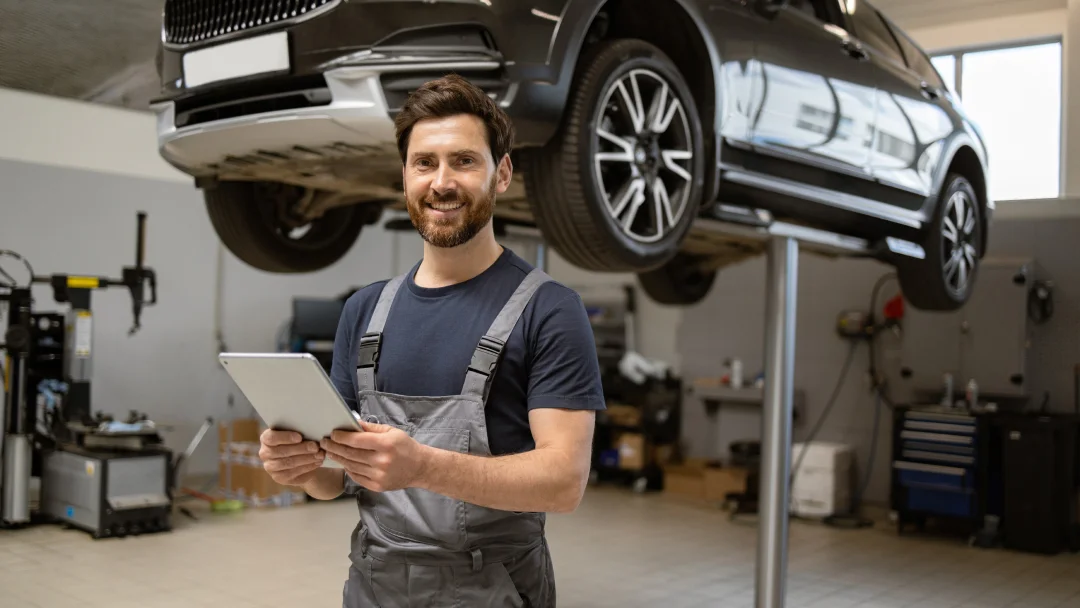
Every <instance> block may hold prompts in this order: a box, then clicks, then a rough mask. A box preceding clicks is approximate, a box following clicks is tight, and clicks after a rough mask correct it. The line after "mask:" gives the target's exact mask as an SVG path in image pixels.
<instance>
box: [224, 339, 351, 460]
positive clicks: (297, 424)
mask: <svg viewBox="0 0 1080 608" xmlns="http://www.w3.org/2000/svg"><path fill="white" fill-rule="evenodd" d="M218 360H219V361H221V365H222V366H223V367H224V368H225V371H227V372H228V373H229V376H231V377H232V379H233V382H235V383H236V386H237V387H239V388H240V391H241V392H243V393H244V396H245V397H247V399H248V401H250V402H251V405H252V407H254V408H255V411H256V412H258V413H259V416H260V417H261V418H262V419H263V422H265V423H266V425H267V426H269V427H270V428H272V429H275V430H283V431H295V432H297V433H300V434H301V435H303V437H304V439H305V440H310V441H315V442H318V441H319V440H320V439H322V438H323V437H329V436H330V433H331V432H332V431H334V430H335V429H345V430H350V431H360V430H362V429H361V428H360V424H359V423H358V422H357V418H358V416H357V414H355V413H354V412H353V410H352V409H351V408H349V406H348V404H346V403H345V400H344V399H342V398H341V394H340V393H338V390H337V388H336V387H335V386H334V384H333V383H332V382H331V381H330V377H329V376H327V375H326V371H325V370H324V369H323V367H322V365H321V364H320V363H319V361H318V360H317V359H315V357H314V356H312V355H311V354H310V353H221V354H219V355H218ZM323 466H324V467H331V468H341V465H340V464H338V463H337V462H334V461H333V460H331V459H329V458H327V459H326V460H325V461H324V462H323Z"/></svg>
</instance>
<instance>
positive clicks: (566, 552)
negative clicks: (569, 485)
mask: <svg viewBox="0 0 1080 608" xmlns="http://www.w3.org/2000/svg"><path fill="white" fill-rule="evenodd" d="M355 521H356V511H355V506H354V505H353V504H351V503H349V502H347V501H338V502H333V503H319V504H307V505H301V506H298V507H293V508H289V509H282V510H277V511H248V512H245V513H240V514H232V515H211V514H206V516H205V517H203V518H202V519H201V521H198V522H191V521H190V520H187V519H186V518H183V517H182V516H179V517H178V518H177V529H176V530H175V531H173V532H172V533H169V534H162V535H152V536H143V537H139V538H128V539H122V540H104V541H92V540H90V538H89V537H88V536H87V535H86V534H84V533H81V532H77V531H71V530H63V529H61V528H59V527H54V526H41V527H35V528H30V529H26V530H19V531H0V608H15V607H24V606H37V607H41V608H45V607H49V608H52V607H54V606H55V607H64V608H76V607H86V606H98V607H106V606H107V607H110V608H125V607H128V606H140V607H162V608H165V607H173V606H176V607H180V606H184V607H193V606H215V607H217V606H221V607H230V608H240V607H251V606H301V605H303V606H340V605H341V588H342V583H343V580H344V574H345V570H346V568H347V560H346V553H347V547H348V536H349V532H350V530H351V529H352V526H353V524H354V523H355ZM549 521H550V524H549V539H550V542H551V545H552V551H553V553H554V563H555V570H556V574H557V584H558V589H559V606H560V608H570V607H590V608H593V607H596V608H599V607H605V606H611V607H616V606H618V607H625V606H662V607H663V608H680V607H690V606H702V607H704V606H722V607H733V608H734V607H751V606H753V602H754V555H755V546H756V538H757V531H756V527H755V523H754V521H753V520H742V521H736V522H731V521H728V519H727V517H726V516H725V514H723V513H721V512H719V511H717V510H715V509H711V508H707V507H700V506H696V505H688V504H685V503H680V502H678V501H676V500H673V499H671V498H668V497H665V496H662V495H646V496H639V495H635V494H632V493H630V492H628V491H624V490H621V489H615V488H598V489H590V491H589V493H588V495H587V496H586V499H585V502H584V504H583V506H582V507H581V509H580V510H579V511H578V512H576V513H574V514H572V515H557V516H552V517H551V518H550V520H549ZM787 598H788V601H787V604H786V605H787V606H789V607H792V608H795V607H807V608H809V607H814V608H849V607H856V606H858V607H881V608H884V607H900V606H919V607H928V608H936V607H954V606H955V607H961V606H962V607H974V606H985V607H998V606H1021V607H1024V608H1040V607H1049V606H1061V607H1065V606H1068V607H1080V556H1076V555H1064V556H1058V557H1042V556H1035V555H1027V554H1020V553H1014V552H1009V551H1003V550H980V549H973V548H969V547H967V546H966V545H965V544H964V543H963V542H957V541H955V540H938V539H927V538H913V537H909V536H905V537H897V536H896V535H895V533H894V531H893V529H892V528H891V527H890V526H889V525H888V524H882V525H881V526H879V527H878V528H875V529H864V530H835V529H831V528H826V527H822V526H820V525H816V524H813V523H807V522H801V521H795V522H792V526H791V552H790V559H789V572H788V594H787Z"/></svg>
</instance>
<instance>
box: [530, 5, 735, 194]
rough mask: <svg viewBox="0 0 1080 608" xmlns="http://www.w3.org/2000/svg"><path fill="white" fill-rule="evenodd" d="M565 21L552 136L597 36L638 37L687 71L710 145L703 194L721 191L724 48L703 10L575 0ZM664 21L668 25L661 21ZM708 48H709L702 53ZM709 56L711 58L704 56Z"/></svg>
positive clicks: (557, 54)
mask: <svg viewBox="0 0 1080 608" xmlns="http://www.w3.org/2000/svg"><path fill="white" fill-rule="evenodd" d="M562 23H563V24H568V23H569V24H573V27H570V28H562V27H560V28H558V29H557V30H556V32H555V35H554V37H553V39H552V43H551V46H550V48H551V53H550V56H549V60H550V63H549V67H551V68H552V69H553V71H554V73H555V74H557V75H558V76H557V82H558V85H557V87H556V91H557V96H558V97H557V104H555V105H556V107H557V110H556V111H555V112H554V114H555V116H554V118H555V120H554V121H552V124H551V133H547V134H545V136H544V140H545V141H546V140H548V139H550V138H551V136H553V135H554V131H555V129H556V128H557V125H558V124H559V123H560V122H561V120H562V119H563V115H564V113H565V110H566V103H567V101H568V99H569V95H570V85H571V83H572V80H573V77H574V74H575V72H576V68H577V64H578V60H579V59H580V57H581V55H582V53H583V52H584V51H585V50H586V49H587V48H588V46H589V44H590V43H591V42H593V41H594V40H593V38H594V37H596V38H603V39H606V38H613V37H619V38H638V39H641V40H645V41H646V42H650V43H652V44H654V45H656V46H657V47H659V48H660V49H661V50H662V51H664V53H665V54H667V55H668V57H670V58H671V60H672V61H673V62H674V63H675V65H676V67H678V68H679V71H680V72H681V73H682V74H683V76H684V77H685V79H686V82H687V85H688V86H689V87H690V90H691V94H692V95H693V96H694V101H695V103H696V104H697V106H698V112H699V114H700V116H701V121H702V133H703V136H704V144H705V150H706V155H707V158H706V167H705V169H706V176H705V191H704V192H703V196H702V200H703V201H704V202H706V203H708V202H711V201H712V200H714V199H715V198H716V196H717V191H718V190H719V185H720V173H719V170H718V168H717V162H716V160H717V158H718V155H719V138H718V137H717V125H719V124H720V120H721V108H722V103H721V101H722V98H721V95H722V91H721V90H720V86H719V83H720V75H719V74H718V73H717V70H718V66H720V65H721V62H720V52H719V49H718V48H717V45H716V42H715V41H714V40H713V39H712V36H711V35H710V33H709V30H708V27H707V26H706V24H705V21H704V17H703V16H702V14H701V12H700V10H699V9H698V8H697V7H696V6H695V5H694V4H693V3H692V2H690V1H689V0H569V3H568V5H567V7H566V9H565V11H564V13H563V15H562ZM658 23H662V24H665V25H666V26H667V27H659V26H658V25H657V24H658ZM702 51H704V53H702ZM703 56H707V57H708V58H709V60H708V62H703V61H701V58H702V57H703Z"/></svg>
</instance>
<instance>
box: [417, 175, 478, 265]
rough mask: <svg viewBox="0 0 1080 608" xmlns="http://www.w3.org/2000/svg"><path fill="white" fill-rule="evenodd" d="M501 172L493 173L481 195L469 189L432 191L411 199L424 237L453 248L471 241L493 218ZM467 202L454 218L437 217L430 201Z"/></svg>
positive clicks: (431, 241)
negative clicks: (424, 195) (414, 199)
mask: <svg viewBox="0 0 1080 608" xmlns="http://www.w3.org/2000/svg"><path fill="white" fill-rule="evenodd" d="M497 179H498V175H492V176H491V180H490V181H489V182H488V187H487V189H486V191H485V192H484V193H483V194H482V195H481V197H480V198H476V197H474V196H473V195H471V194H469V193H468V192H465V191H462V190H455V191H453V192H449V193H447V194H444V195H442V196H440V195H438V194H435V193H429V194H428V195H427V196H426V197H424V198H423V199H421V200H419V201H413V200H408V198H406V201H405V203H406V205H405V206H406V207H407V208H408V210H409V219H410V220H412V225H413V227H415V228H416V231H417V232H418V233H420V236H421V237H422V238H423V239H424V240H425V241H426V242H428V243H430V244H431V245H432V246H434V247H440V248H450V247H457V246H459V245H464V244H465V243H468V242H469V241H470V240H472V238H473V237H474V236H476V235H477V233H479V232H480V231H481V230H482V229H483V228H484V226H487V225H488V222H490V221H491V217H492V215H494V213H495V182H496V181H497ZM459 201H460V202H461V203H462V204H463V206H462V208H461V212H460V213H459V214H458V215H457V216H455V217H452V218H438V217H434V215H433V214H432V211H431V209H430V208H429V207H428V204H429V203H453V202H459Z"/></svg>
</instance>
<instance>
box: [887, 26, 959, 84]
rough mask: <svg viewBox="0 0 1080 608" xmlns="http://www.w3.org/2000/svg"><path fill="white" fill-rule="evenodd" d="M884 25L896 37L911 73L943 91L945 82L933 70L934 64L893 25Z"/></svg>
mask: <svg viewBox="0 0 1080 608" xmlns="http://www.w3.org/2000/svg"><path fill="white" fill-rule="evenodd" d="M886 25H888V26H889V28H890V29H891V30H892V32H893V34H895V35H896V41H897V42H899V43H900V50H901V51H903V53H904V58H905V59H907V64H908V67H909V68H911V71H913V72H915V73H916V74H918V75H919V78H922V79H923V80H924V81H925V82H926V83H927V84H930V85H933V86H935V87H940V88H942V89H944V88H945V82H944V81H943V80H942V79H941V75H940V74H938V72H937V70H936V69H935V68H934V64H932V63H930V58H929V57H927V56H926V53H924V52H923V50H922V49H920V48H919V47H918V45H916V44H915V42H914V41H912V40H911V38H909V37H908V36H907V34H905V33H904V32H903V31H902V30H900V29H899V28H897V27H896V26H895V25H893V24H891V23H886Z"/></svg>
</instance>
